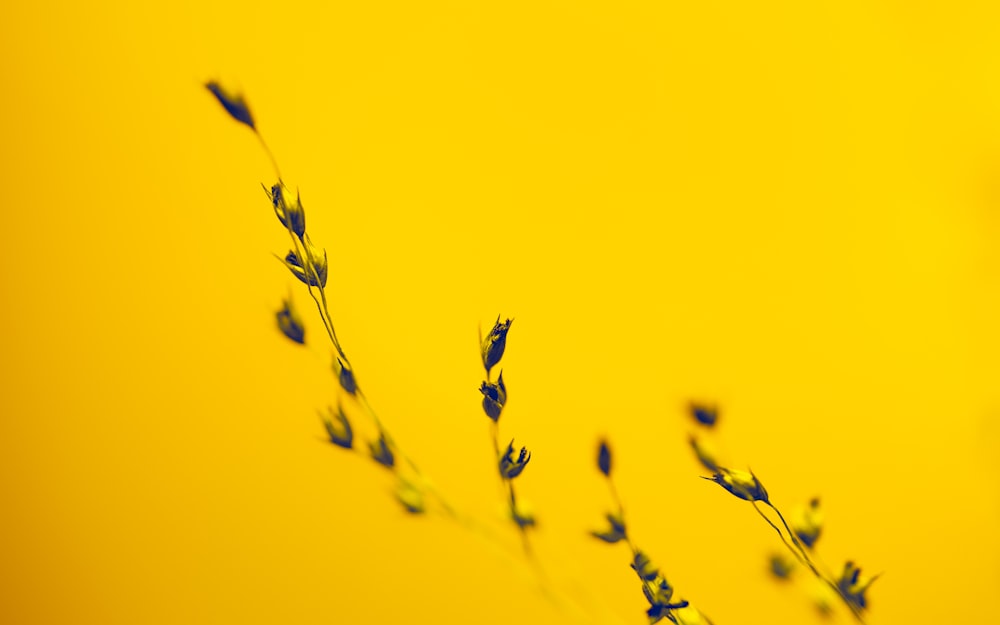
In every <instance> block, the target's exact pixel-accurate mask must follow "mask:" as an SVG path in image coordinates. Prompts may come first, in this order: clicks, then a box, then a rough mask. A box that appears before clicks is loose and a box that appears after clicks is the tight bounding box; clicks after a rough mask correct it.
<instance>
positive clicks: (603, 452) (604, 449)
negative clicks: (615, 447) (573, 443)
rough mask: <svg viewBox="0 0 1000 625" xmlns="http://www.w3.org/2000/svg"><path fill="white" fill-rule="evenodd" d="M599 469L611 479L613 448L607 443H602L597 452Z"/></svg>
mask: <svg viewBox="0 0 1000 625" xmlns="http://www.w3.org/2000/svg"><path fill="white" fill-rule="evenodd" d="M597 468H598V469H600V471H601V473H603V474H604V476H605V477H611V448H610V447H608V442H607V441H601V446H600V448H598V450H597Z"/></svg>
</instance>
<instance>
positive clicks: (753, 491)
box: [704, 467, 770, 503]
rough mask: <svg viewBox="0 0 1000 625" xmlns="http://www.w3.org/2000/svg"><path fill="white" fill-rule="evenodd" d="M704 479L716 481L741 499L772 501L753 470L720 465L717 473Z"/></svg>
mask: <svg viewBox="0 0 1000 625" xmlns="http://www.w3.org/2000/svg"><path fill="white" fill-rule="evenodd" d="M704 479H706V480H711V481H713V482H715V483H716V484H718V485H719V486H721V487H723V488H725V489H726V490H728V491H729V492H730V493H732V494H733V495H736V496H737V497H739V498H740V499H744V500H746V501H763V502H764V503H770V502H769V501H768V498H767V491H766V490H765V489H764V485H763V484H761V483H760V480H758V479H757V476H756V475H754V474H753V472H750V473H748V472H746V471H739V470H734V469H725V468H722V467H719V470H718V471H716V472H715V475H713V476H712V477H706V478H704Z"/></svg>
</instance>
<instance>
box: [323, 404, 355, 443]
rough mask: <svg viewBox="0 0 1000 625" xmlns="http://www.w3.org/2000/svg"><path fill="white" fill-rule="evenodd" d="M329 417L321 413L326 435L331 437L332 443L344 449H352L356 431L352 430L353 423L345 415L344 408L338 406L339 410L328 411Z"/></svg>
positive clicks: (329, 409) (330, 409) (331, 409)
mask: <svg viewBox="0 0 1000 625" xmlns="http://www.w3.org/2000/svg"><path fill="white" fill-rule="evenodd" d="M327 411H328V413H329V416H327V415H323V414H322V413H320V415H319V416H320V418H321V419H323V425H324V426H325V427H326V433H327V435H328V436H329V437H330V442H331V443H333V444H334V445H339V446H340V447H343V448H344V449H350V448H351V447H352V446H353V445H354V431H353V430H352V429H351V422H350V421H348V420H347V415H346V414H344V408H343V407H342V406H337V409H336V410H334V409H333V408H328V409H327Z"/></svg>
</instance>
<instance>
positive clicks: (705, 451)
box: [688, 434, 719, 473]
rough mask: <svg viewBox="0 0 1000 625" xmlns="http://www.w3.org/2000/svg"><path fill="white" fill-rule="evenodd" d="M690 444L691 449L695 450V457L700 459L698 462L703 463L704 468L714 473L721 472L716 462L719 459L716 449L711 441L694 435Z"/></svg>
mask: <svg viewBox="0 0 1000 625" xmlns="http://www.w3.org/2000/svg"><path fill="white" fill-rule="evenodd" d="M688 442H689V443H690V444H691V449H693V450H694V455H695V456H697V457H698V461H699V462H701V464H702V466H704V467H705V468H706V469H708V470H709V471H711V472H713V473H715V472H716V471H718V470H719V464H718V462H716V460H715V459H716V457H717V456H716V453H715V448H714V446H713V445H712V444H711V443H710V442H709V441H707V440H704V439H703V438H699V437H698V436H695V435H694V434H692V435H691V436H690V437H689V438H688Z"/></svg>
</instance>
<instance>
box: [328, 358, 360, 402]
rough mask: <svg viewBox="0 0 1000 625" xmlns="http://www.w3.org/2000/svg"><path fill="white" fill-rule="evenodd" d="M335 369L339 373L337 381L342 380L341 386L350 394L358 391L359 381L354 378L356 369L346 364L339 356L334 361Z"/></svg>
mask: <svg viewBox="0 0 1000 625" xmlns="http://www.w3.org/2000/svg"><path fill="white" fill-rule="evenodd" d="M333 371H334V373H336V374H337V381H338V382H340V388H342V389H344V390H345V391H347V392H348V394H350V395H354V394H355V393H357V392H358V381H357V380H356V379H355V378H354V370H353V369H351V368H350V367H349V366H348V365H346V364H345V363H344V361H343V360H341V359H340V357H339V356H338V357H337V359H336V361H335V362H334V363H333Z"/></svg>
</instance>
